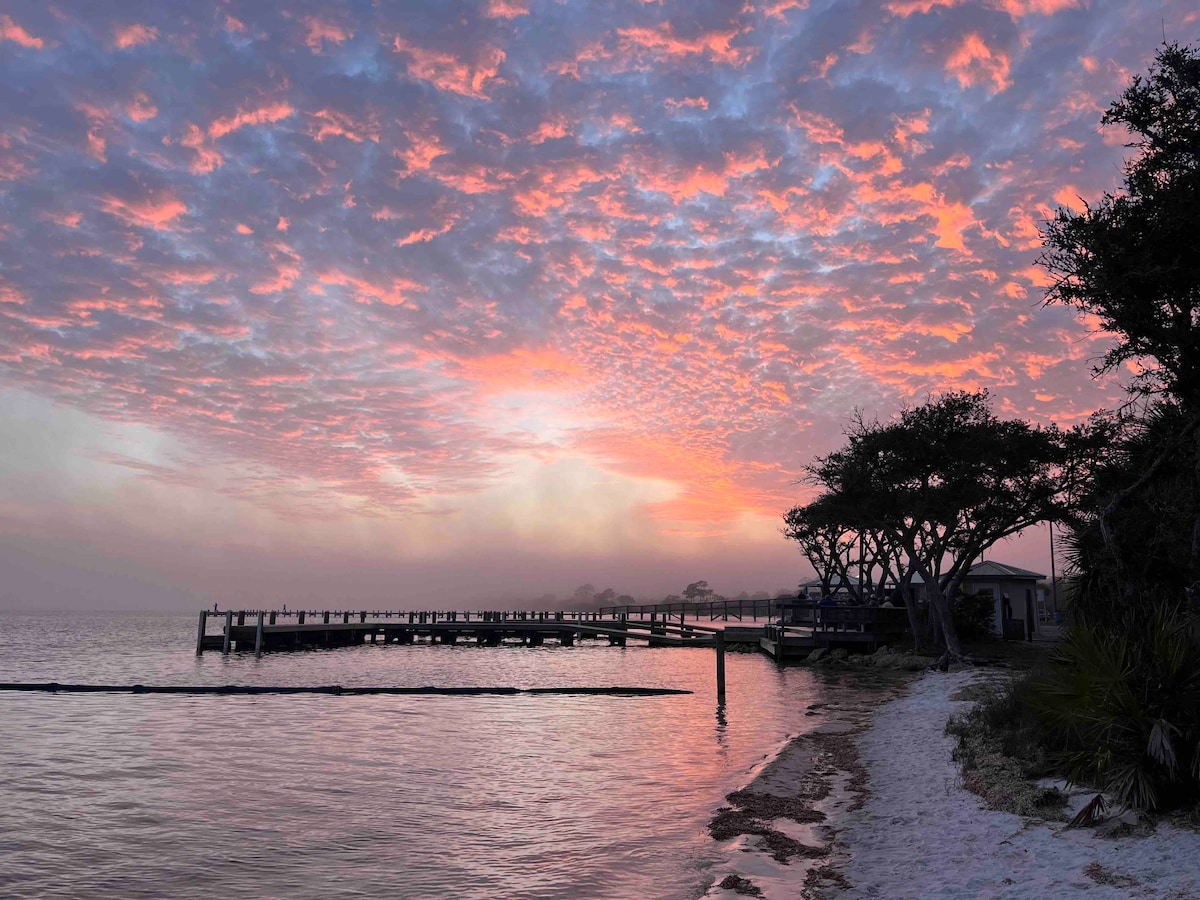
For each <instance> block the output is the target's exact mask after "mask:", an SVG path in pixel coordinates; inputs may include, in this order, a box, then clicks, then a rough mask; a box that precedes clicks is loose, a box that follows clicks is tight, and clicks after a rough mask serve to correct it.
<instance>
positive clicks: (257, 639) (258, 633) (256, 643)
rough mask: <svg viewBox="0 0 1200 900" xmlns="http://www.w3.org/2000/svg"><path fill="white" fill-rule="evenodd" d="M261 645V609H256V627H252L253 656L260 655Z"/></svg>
mask: <svg viewBox="0 0 1200 900" xmlns="http://www.w3.org/2000/svg"><path fill="white" fill-rule="evenodd" d="M262 645H263V611H262V610H261V609H260V610H259V611H258V627H257V628H255V629H254V657H255V659H257V658H258V657H260V656H262Z"/></svg>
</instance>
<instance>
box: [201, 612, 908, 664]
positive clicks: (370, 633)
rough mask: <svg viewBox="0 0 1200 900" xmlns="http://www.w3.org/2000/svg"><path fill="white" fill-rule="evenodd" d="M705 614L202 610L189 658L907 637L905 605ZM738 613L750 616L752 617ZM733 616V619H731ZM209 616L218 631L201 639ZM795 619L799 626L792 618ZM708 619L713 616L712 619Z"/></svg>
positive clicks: (798, 643) (784, 652) (854, 646)
mask: <svg viewBox="0 0 1200 900" xmlns="http://www.w3.org/2000/svg"><path fill="white" fill-rule="evenodd" d="M688 612H692V613H693V615H695V616H696V617H697V618H699V617H700V616H701V615H706V614H707V615H712V612H711V611H710V610H709V609H704V610H703V612H701V611H700V610H695V611H693V610H679V611H670V612H668V611H666V610H664V611H657V610H655V609H654V608H652V607H642V608H641V609H640V610H637V611H628V610H622V611H619V612H618V611H609V610H605V611H604V612H578V611H561V612H546V611H540V610H538V611H528V610H515V611H467V612H459V611H448V612H447V611H440V610H438V611H433V610H424V611H417V610H403V611H399V610H383V611H380V610H373V611H371V610H353V611H352V610H320V611H312V610H292V611H286V612H285V611H282V610H221V611H212V610H205V611H203V612H201V613H200V622H199V628H198V630H197V634H196V653H197V655H199V654H201V653H203V652H204V651H205V650H220V651H222V652H223V653H230V652H232V651H235V650H236V651H238V652H244V651H252V652H254V654H255V655H262V653H264V652H269V651H281V650H297V649H303V648H319V647H346V646H353V645H359V644H366V643H371V644H376V643H385V644H412V643H418V642H420V643H431V644H448V645H454V644H459V643H474V644H482V645H485V646H490V647H494V646H498V645H500V644H502V643H505V642H513V643H516V642H519V643H521V644H523V645H526V646H530V647H537V646H541V645H542V644H545V643H546V642H547V641H550V642H554V643H557V644H559V645H561V646H566V647H569V646H573V645H574V644H575V643H577V642H578V641H583V640H598V641H604V642H607V643H608V644H610V645H612V646H621V647H623V646H626V645H627V643H628V642H629V641H630V640H634V641H642V642H644V643H646V644H647V645H649V646H652V647H715V648H716V649H717V650H718V657H719V658H720V659H722V660H723V656H724V648H725V646H726V645H737V644H741V645H748V646H753V647H757V648H758V649H760V650H762V651H763V652H765V653H767V654H768V655H769V656H771V657H772V658H773V659H775V660H777V661H780V662H786V661H790V660H795V659H799V658H802V657H804V656H807V655H808V654H809V653H810V652H812V651H813V650H814V649H816V648H818V647H826V648H834V647H845V648H847V649H851V650H866V651H871V650H874V649H875V648H876V647H877V646H879V645H880V644H883V643H890V642H893V641H895V640H897V639H898V638H900V637H901V636H903V634H904V633H905V632H906V631H907V627H908V621H907V614H906V612H905V610H903V609H890V608H879V607H820V606H815V605H814V606H811V607H803V608H792V609H791V610H789V618H790V619H791V620H792V623H790V624H782V623H780V622H778V621H776V622H770V623H764V624H763V625H757V624H755V625H747V624H738V625H729V624H725V627H723V628H715V627H711V626H706V625H700V624H698V622H689V621H688V620H687V613H688ZM745 612H747V613H750V614H751V615H754V614H755V613H757V612H759V610H755V611H754V613H751V612H750V610H745ZM735 615H736V614H735ZM209 619H216V620H217V622H218V624H219V631H218V632H217V633H215V634H210V633H209ZM797 619H800V620H801V621H800V622H799V623H796V620H797ZM710 621H711V619H710Z"/></svg>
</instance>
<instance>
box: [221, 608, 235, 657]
mask: <svg viewBox="0 0 1200 900" xmlns="http://www.w3.org/2000/svg"><path fill="white" fill-rule="evenodd" d="M232 639H233V610H232V609H229V610H226V611H225V643H224V644H222V645H221V652H222V653H228V652H229V642H230V641H231V640H232Z"/></svg>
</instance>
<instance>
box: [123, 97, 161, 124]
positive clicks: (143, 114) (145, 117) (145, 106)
mask: <svg viewBox="0 0 1200 900" xmlns="http://www.w3.org/2000/svg"><path fill="white" fill-rule="evenodd" d="M125 115H127V116H129V118H130V119H132V120H133V121H134V122H148V121H149V120H150V119H153V118H154V117H155V116H157V115H158V107H157V106H155V105H154V101H152V100H151V99H150V95H149V94H147V93H145V92H144V91H139V92H138V93H137V94H135V95H134V98H133V99H132V100H131V101H129V103H127V104H126V105H125Z"/></svg>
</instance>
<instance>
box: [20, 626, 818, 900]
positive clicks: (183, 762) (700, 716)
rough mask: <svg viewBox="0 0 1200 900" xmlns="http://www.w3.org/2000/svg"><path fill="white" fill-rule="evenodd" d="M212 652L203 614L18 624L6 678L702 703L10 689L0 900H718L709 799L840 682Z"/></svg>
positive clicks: (754, 659)
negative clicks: (644, 691)
mask: <svg viewBox="0 0 1200 900" xmlns="http://www.w3.org/2000/svg"><path fill="white" fill-rule="evenodd" d="M194 646H195V621H194V619H193V617H192V616H190V615H189V616H146V615H137V616H99V615H70V614H63V615H56V616H32V615H16V614H9V615H0V681H60V682H68V681H80V682H92V683H126V684H129V683H136V682H141V683H145V684H224V683H239V684H310V685H317V684H342V685H368V684H374V685H446V686H456V685H514V686H528V687H532V686H554V685H616V684H620V685H642V686H661V687H679V688H687V689H689V690H693V691H695V693H694V694H693V695H691V696H675V697H654V698H636V699H628V698H615V697H554V696H535V697H529V696H516V697H371V696H367V697H332V696H314V697H308V696H286V697H273V696H262V697H186V696H184V697H171V696H132V695H102V694H101V695H50V694H13V693H7V694H6V693H0V896H6V897H8V896H11V897H89V898H91V897H97V898H102V897H120V898H127V897H180V898H187V897H204V898H210V897H213V896H221V895H223V894H228V893H232V892H234V891H238V892H243V893H245V894H247V895H250V896H270V897H288V898H306V897H313V898H317V897H320V898H325V897H372V898H384V897H403V898H409V897H414V898H415V897H470V898H475V897H478V898H498V897H521V898H538V897H584V898H591V897H596V898H601V897H637V898H645V897H652V898H657V897H663V898H675V897H678V898H685V897H695V896H698V895H699V894H701V893H702V892H703V890H704V888H705V887H706V885H708V884H709V883H710V882H711V880H712V879H711V876H709V875H706V872H707V870H708V869H709V868H710V867H711V866H712V865H713V864H714V862H715V861H716V859H717V850H718V848H717V846H716V843H715V842H714V841H713V840H712V839H711V838H710V837H709V836H708V834H707V832H706V831H705V825H706V823H707V821H708V819H709V817H710V816H711V814H712V811H713V810H714V809H715V808H716V807H717V806H719V805H721V802H722V798H723V796H724V794H725V793H727V792H728V791H730V790H733V789H734V788H737V787H741V786H742V785H744V784H745V783H746V781H747V779H748V776H749V773H750V772H751V770H752V769H753V768H754V767H755V766H756V765H758V764H759V763H761V762H762V761H763V759H764V756H766V755H768V754H770V753H771V752H772V751H774V750H775V749H776V748H777V747H778V746H779V745H780V743H781V742H782V741H783V740H784V739H785V738H786V737H787V736H788V735H791V734H796V733H798V732H799V731H802V730H804V729H805V728H807V727H810V726H811V725H812V724H813V723H814V722H816V721H819V719H813V718H805V716H804V711H805V707H806V706H807V704H809V703H811V702H814V701H819V700H821V699H822V698H823V697H824V696H825V693H826V690H827V689H826V688H825V687H823V686H822V685H821V684H820V683H819V682H817V681H815V680H814V678H813V676H812V675H811V674H810V673H809V672H808V671H807V670H803V669H788V670H780V669H777V668H776V667H775V666H774V664H772V663H771V662H770V660H768V659H766V658H765V657H762V656H758V655H748V654H736V653H731V654H729V655H728V658H727V673H728V674H727V677H728V697H727V703H726V706H725V707H724V708H723V709H719V708H718V707H717V704H716V702H715V696H714V695H715V689H714V657H713V652H712V651H711V650H703V649H681V648H658V649H649V648H645V647H637V646H633V645H632V644H631V646H630V647H628V648H624V649H623V648H616V647H608V646H607V645H604V646H601V645H600V644H592V643H591V642H587V643H585V644H583V645H577V646H575V647H559V646H557V645H552V644H547V645H545V646H543V647H540V648H524V647H519V646H516V645H513V646H501V647H495V648H483V647H477V646H471V645H459V646H440V645H439V646H429V645H413V646H399V645H387V646H385V645H382V644H381V645H377V646H372V645H366V646H362V647H352V648H342V649H334V650H313V651H304V652H292V653H277V654H267V655H264V656H263V658H262V659H260V660H256V659H254V657H253V655H252V654H251V655H247V654H236V653H235V654H231V655H230V656H229V657H223V656H222V655H221V654H220V653H219V652H211V651H210V652H207V653H205V654H204V656H203V657H201V658H196V657H195V656H194Z"/></svg>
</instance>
